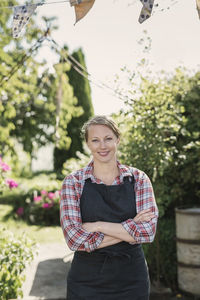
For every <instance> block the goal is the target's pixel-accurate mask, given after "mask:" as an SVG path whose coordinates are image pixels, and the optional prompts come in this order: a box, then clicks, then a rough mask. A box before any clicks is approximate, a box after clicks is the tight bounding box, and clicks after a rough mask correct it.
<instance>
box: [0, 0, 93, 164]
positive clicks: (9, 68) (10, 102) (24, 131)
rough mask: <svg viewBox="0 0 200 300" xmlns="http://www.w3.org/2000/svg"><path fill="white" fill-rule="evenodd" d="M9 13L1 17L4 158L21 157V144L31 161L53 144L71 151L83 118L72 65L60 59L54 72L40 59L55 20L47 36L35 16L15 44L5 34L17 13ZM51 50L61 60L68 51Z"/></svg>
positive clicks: (0, 98)
mask: <svg viewBox="0 0 200 300" xmlns="http://www.w3.org/2000/svg"><path fill="white" fill-rule="evenodd" d="M6 4H7V5H9V4H10V5H11V4H17V1H15V2H14V1H13V2H12V3H11V1H4V5H6ZM5 12H6V13H5V14H1V16H0V24H2V28H1V29H2V30H1V31H0V41H1V42H0V65H1V67H0V68H1V76H0V114H1V118H0V140H1V144H0V154H1V155H5V154H7V155H8V156H9V155H12V156H14V155H16V147H15V145H16V141H17V143H18V144H20V145H23V150H24V151H26V153H29V155H30V156H31V158H32V157H33V156H34V154H35V152H36V151H37V149H38V148H40V147H41V146H43V145H46V144H48V143H54V144H55V145H56V149H60V151H63V149H64V151H66V149H68V148H69V147H70V144H71V141H72V140H71V136H70V135H69V132H68V123H69V122H70V121H71V119H72V118H73V117H74V118H78V117H79V116H80V115H81V114H83V109H82V108H81V106H79V103H78V100H77V98H75V97H74V92H73V89H72V87H71V85H70V83H69V78H68V75H67V73H68V71H69V68H70V67H69V64H68V63H66V62H63V61H60V62H59V63H57V64H55V65H54V71H53V72H50V70H49V69H48V68H46V67H45V64H46V62H45V61H43V62H39V61H37V59H36V55H37V53H38V51H39V49H40V47H41V46H42V44H43V42H44V41H45V40H46V39H47V37H48V35H49V34H51V32H52V30H54V29H55V26H53V24H52V22H53V21H54V18H50V19H47V18H46V19H45V18H44V21H45V22H46V25H47V27H48V29H47V30H46V32H42V31H41V30H40V29H38V28H37V27H36V26H35V23H34V18H31V26H30V28H29V30H27V33H26V35H24V36H23V39H17V40H13V39H12V38H11V35H10V32H9V35H6V34H5V33H8V29H7V27H8V26H7V25H8V23H9V22H10V18H11V13H12V11H11V10H5ZM49 28H50V29H49ZM49 40H50V39H49ZM49 46H50V44H49ZM51 46H52V44H51ZM51 49H52V51H54V53H56V54H57V55H58V61H59V59H60V57H61V53H60V52H59V51H63V49H61V50H60V49H59V50H58V49H55V48H54V47H52V48H51ZM87 88H88V87H87ZM56 159H57V160H58V161H59V159H60V156H59V155H56ZM65 160H66V158H65Z"/></svg>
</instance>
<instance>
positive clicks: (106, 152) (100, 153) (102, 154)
mask: <svg viewBox="0 0 200 300" xmlns="http://www.w3.org/2000/svg"><path fill="white" fill-rule="evenodd" d="M108 153H109V151H101V152H98V154H99V155H100V156H107V155H108Z"/></svg>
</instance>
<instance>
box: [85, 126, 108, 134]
mask: <svg viewBox="0 0 200 300" xmlns="http://www.w3.org/2000/svg"><path fill="white" fill-rule="evenodd" d="M106 135H114V132H113V131H112V129H111V128H109V127H108V126H106V125H90V126H89V128H88V136H106Z"/></svg>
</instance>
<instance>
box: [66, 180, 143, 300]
mask: <svg viewBox="0 0 200 300" xmlns="http://www.w3.org/2000/svg"><path fill="white" fill-rule="evenodd" d="M80 209H81V216H82V222H83V223H85V222H96V221H105V222H113V223H120V222H123V221H124V220H127V219H129V218H134V217H135V215H136V201H135V192H134V178H133V177H132V178H131V177H125V178H124V182H123V184H120V185H110V186H107V185H104V184H96V183H92V182H91V180H90V179H87V180H86V182H85V185H84V189H83V193H82V195H81V199H80ZM122 299H124V300H148V299H149V276H148V270H147V265H146V261H145V258H144V254H143V250H142V247H141V245H138V244H137V245H131V244H129V243H127V242H121V243H118V244H116V245H111V246H108V247H105V248H101V249H96V250H95V251H93V252H91V253H88V252H85V251H76V252H75V254H74V258H73V261H72V264H71V269H70V271H69V274H68V279H67V300H122Z"/></svg>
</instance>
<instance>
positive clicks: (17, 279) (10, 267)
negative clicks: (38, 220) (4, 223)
mask: <svg viewBox="0 0 200 300" xmlns="http://www.w3.org/2000/svg"><path fill="white" fill-rule="evenodd" d="M35 246H36V245H35V244H34V243H33V242H32V241H31V240H29V239H28V238H27V237H26V236H25V235H23V236H22V237H20V238H16V237H14V235H13V234H12V233H11V232H10V231H8V230H6V229H4V228H0V266H1V269H0V299H1V300H7V299H11V298H15V299H16V298H18V297H23V292H22V284H23V281H24V280H25V275H24V273H23V271H24V270H25V267H26V265H27V263H29V262H31V261H32V260H33V257H34V254H33V251H34V250H35Z"/></svg>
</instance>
